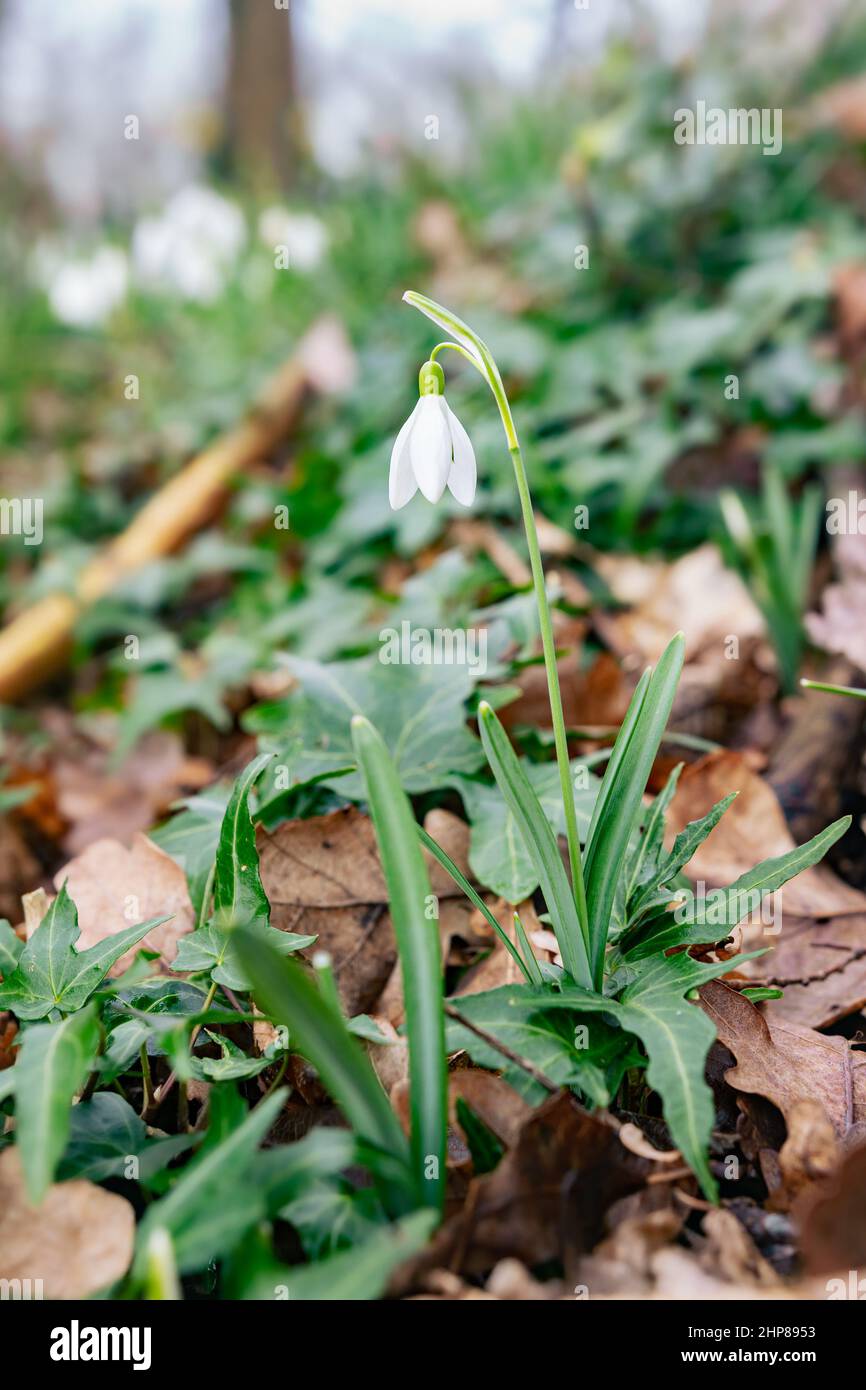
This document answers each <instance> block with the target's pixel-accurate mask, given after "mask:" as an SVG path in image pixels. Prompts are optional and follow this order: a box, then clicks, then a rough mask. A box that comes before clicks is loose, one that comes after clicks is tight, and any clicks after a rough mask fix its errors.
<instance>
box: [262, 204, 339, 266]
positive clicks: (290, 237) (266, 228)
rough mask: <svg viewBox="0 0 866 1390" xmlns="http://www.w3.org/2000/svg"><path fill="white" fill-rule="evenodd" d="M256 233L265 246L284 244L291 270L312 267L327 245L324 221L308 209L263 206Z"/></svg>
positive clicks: (274, 246)
mask: <svg viewBox="0 0 866 1390" xmlns="http://www.w3.org/2000/svg"><path fill="white" fill-rule="evenodd" d="M259 236H260V237H261V239H262V241H263V242H264V244H265V245H266V246H270V247H273V248H276V247H278V246H285V247H286V248H287V250H288V253H289V265H290V266H291V268H292V270H302V271H307V270H315V269H316V266H317V265H318V264H319V262H320V261H321V259H322V257H323V256H324V254H325V251H326V250H327V246H328V232H327V228H326V227H325V224H324V222H321V221H320V220H319V218H318V217H315V216H314V215H313V214H312V213H311V212H290V211H289V209H288V208H282V207H270V208H265V210H264V212H263V213H262V215H261V217H260V218H259Z"/></svg>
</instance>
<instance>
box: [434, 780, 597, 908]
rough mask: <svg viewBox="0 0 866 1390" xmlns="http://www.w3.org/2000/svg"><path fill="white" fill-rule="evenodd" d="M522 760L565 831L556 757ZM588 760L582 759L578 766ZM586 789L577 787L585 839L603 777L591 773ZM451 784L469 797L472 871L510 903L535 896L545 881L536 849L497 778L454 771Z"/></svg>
mask: <svg viewBox="0 0 866 1390" xmlns="http://www.w3.org/2000/svg"><path fill="white" fill-rule="evenodd" d="M520 765H521V767H522V768H523V771H524V772H525V773H526V776H527V777H528V779H529V782H530V784H531V786H532V787H533V789H534V791H535V794H536V796H537V797H538V800H539V802H540V804H541V809H542V810H543V812H544V814H545V816H546V817H547V819H548V821H549V822H550V825H551V827H552V829H553V831H554V834H557V835H563V834H565V816H564V813H563V809H562V791H561V789H560V784H559V769H558V767H557V765H556V763H532V762H530V761H529V760H528V759H526V758H521V759H520ZM581 766H582V764H581V762H580V759H576V760H575V762H574V763H572V770H573V771H576V770H577V769H578V768H580V767H581ZM586 775H587V777H588V779H589V781H588V785H587V787H586V789H581V790H578V791H575V794H574V805H575V811H576V813H577V828H578V834H579V835H580V838H581V839H583V838H584V836H585V835H586V831H587V829H588V827H589V822H590V817H591V816H592V808H593V805H594V804H595V798H596V795H597V794H598V788H599V785H600V782H599V779H598V778H597V777H593V776H592V774H591V773H587V774H586ZM448 783H449V785H450V786H452V787H455V788H456V790H457V791H459V793H460V795H461V797H462V798H463V805H464V806H465V808H466V815H467V817H468V818H469V824H470V826H471V833H470V840H469V863H470V866H471V868H472V872H473V874H474V875H475V877H476V878H477V879H478V881H479V883H482V884H483V885H484V886H485V887H486V888H489V889H490V890H491V892H493V893H496V894H497V895H498V896H499V897H500V898H504V899H505V901H506V902H509V903H520V902H523V901H524V899H525V898H528V897H530V896H531V895H532V894H533V893H534V892H535V890H536V888H537V887H538V884H539V879H538V873H537V871H536V868H535V865H534V862H533V858H532V855H531V854H530V853H529V850H528V849H527V847H526V842H525V840H524V838H523V835H522V834H521V832H520V829H519V827H518V824H517V821H516V820H515V819H514V816H513V814H512V812H511V810H510V808H509V806H508V803H507V802H506V800H505V797H504V796H503V795H502V792H501V791H500V790H499V787H498V786H497V784H496V783H495V782H494V783H492V784H491V783H488V782H480V781H476V780H475V779H474V778H471V777H461V776H452V777H450V778H448Z"/></svg>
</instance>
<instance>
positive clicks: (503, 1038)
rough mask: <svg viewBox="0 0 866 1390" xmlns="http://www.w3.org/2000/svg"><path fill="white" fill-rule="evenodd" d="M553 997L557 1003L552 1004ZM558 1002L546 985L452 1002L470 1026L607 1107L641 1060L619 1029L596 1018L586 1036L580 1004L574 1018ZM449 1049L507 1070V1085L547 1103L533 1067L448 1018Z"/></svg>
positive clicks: (510, 987)
mask: <svg viewBox="0 0 866 1390" xmlns="http://www.w3.org/2000/svg"><path fill="white" fill-rule="evenodd" d="M582 994H583V992H582ZM586 994H587V997H588V998H597V997H598V996H593V995H591V994H589V992H588V991H587V992H586ZM551 1000H553V1001H554V1007H549V1006H550V1004H551ZM560 1000H561V996H558V995H554V994H552V993H551V992H550V991H548V990H539V989H530V988H527V987H521V988H515V987H514V986H513V985H504V986H503V987H502V988H501V989H491V990H487V991H485V992H484V993H482V994H468V995H465V996H461V995H456V996H455V997H454V998H452V999H451V1000H450V1001H449V1003H450V1005H451V1007H452V1008H453V1009H455V1010H456V1011H457V1012H458V1013H459V1014H461V1016H462V1017H463V1018H465V1019H466V1020H467V1021H468V1022H469V1023H474V1024H475V1025H476V1027H478V1028H481V1029H482V1030H483V1031H484V1032H485V1033H489V1034H490V1035H491V1037H493V1038H495V1039H496V1040H497V1041H498V1042H501V1043H504V1045H505V1046H506V1047H507V1048H508V1049H509V1051H510V1052H513V1053H515V1054H516V1055H517V1056H518V1057H522V1058H524V1059H525V1060H526V1061H527V1062H531V1063H532V1065H533V1066H534V1067H535V1068H537V1070H538V1071H540V1072H543V1073H544V1075H545V1076H547V1077H548V1078H549V1079H550V1080H551V1081H553V1082H555V1083H556V1084H557V1085H559V1086H576V1087H577V1088H578V1089H579V1090H580V1091H582V1092H583V1094H584V1095H585V1096H586V1097H587V1099H589V1100H591V1101H592V1102H593V1104H595V1105H609V1104H610V1101H611V1098H612V1096H613V1095H614V1094H615V1092H616V1090H617V1088H618V1086H619V1082H620V1080H621V1079H622V1075H623V1073H624V1072H625V1070H626V1069H627V1068H628V1067H629V1066H632V1065H635V1064H639V1063H640V1060H641V1059H640V1058H639V1057H638V1056H637V1055H636V1054H635V1050H634V1048H633V1045H632V1044H631V1041H630V1039H629V1038H628V1037H627V1035H625V1034H624V1033H623V1031H622V1029H620V1028H611V1027H610V1025H609V1024H607V1023H605V1022H604V1020H603V1019H599V1018H592V1019H591V1021H590V1022H589V1024H588V1025H587V1026H586V1031H585V1033H578V1031H577V1030H578V1028H579V1027H580V1026H581V1024H586V1019H585V1018H582V1017H581V1012H582V1005H580V1004H575V1005H572V1008H573V1017H571V1016H568V1015H566V1014H561V1013H559V1012H558V1011H557V1008H556V1007H555V1005H558V1004H559V1003H560ZM600 1003H601V1004H602V1005H606V1003H607V1001H606V1000H600ZM578 1043H579V1044H580V1045H579V1046H578ZM446 1047H447V1049H448V1052H449V1053H450V1052H459V1051H463V1052H467V1053H468V1054H469V1056H470V1057H471V1058H472V1060H473V1062H475V1063H476V1064H477V1065H478V1066H481V1067H490V1068H492V1069H494V1070H496V1071H502V1072H503V1074H504V1076H505V1078H506V1080H507V1081H508V1082H509V1084H510V1085H511V1086H513V1087H514V1089H515V1090H516V1091H519V1092H520V1094H521V1095H523V1096H525V1097H526V1099H527V1100H529V1101H530V1102H532V1103H533V1104H536V1103H538V1102H539V1101H542V1100H544V1098H545V1096H546V1091H545V1089H544V1087H543V1086H542V1085H541V1084H540V1083H539V1082H538V1081H536V1080H535V1079H534V1077H533V1076H532V1074H531V1073H530V1072H528V1071H526V1070H524V1068H522V1067H520V1066H519V1065H518V1064H517V1063H514V1062H510V1061H509V1060H508V1058H507V1057H505V1056H504V1055H503V1053H502V1052H500V1051H499V1050H498V1049H497V1048H495V1047H494V1046H493V1045H492V1043H489V1042H486V1041H485V1040H484V1039H483V1038H480V1037H479V1036H478V1034H477V1033H475V1032H473V1031H472V1030H471V1029H470V1028H464V1027H462V1026H461V1024H459V1023H458V1022H457V1021H456V1019H452V1018H450V1017H449V1018H448V1019H447V1026H446Z"/></svg>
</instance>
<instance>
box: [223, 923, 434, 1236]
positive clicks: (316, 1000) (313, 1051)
mask: <svg viewBox="0 0 866 1390" xmlns="http://www.w3.org/2000/svg"><path fill="white" fill-rule="evenodd" d="M237 943H238V955H239V957H240V959H241V962H242V964H243V967H244V969H245V971H246V972H247V974H248V976H249V978H250V979H251V980H252V982H253V993H254V994H255V998H256V1002H257V1003H258V1004H259V1005H260V1007H261V1008H262V1009H263V1010H264V1011H265V1012H266V1013H267V1014H268V1015H269V1016H270V1017H271V1018H273V1019H275V1020H276V1022H277V1023H283V1024H285V1025H286V1027H287V1028H288V1029H289V1033H290V1035H291V1039H292V1046H293V1047H294V1046H297V1048H298V1050H299V1051H300V1052H302V1053H303V1055H304V1056H305V1057H307V1058H309V1060H310V1061H311V1062H312V1063H313V1066H314V1067H315V1068H316V1071H317V1072H318V1073H319V1075H320V1076H321V1078H322V1081H323V1083H324V1085H325V1086H326V1087H327V1089H328V1091H329V1092H330V1093H331V1095H332V1096H333V1097H334V1099H335V1101H336V1102H337V1104H338V1105H339V1107H340V1109H341V1110H342V1111H343V1113H344V1115H345V1116H346V1118H347V1120H348V1121H349V1123H350V1124H351V1126H352V1128H353V1129H354V1130H355V1132H356V1133H357V1134H358V1135H359V1136H360V1137H361V1138H362V1139H364V1140H366V1141H367V1142H368V1143H369V1144H371V1145H372V1146H373V1147H375V1148H377V1149H380V1150H383V1151H384V1152H386V1153H392V1154H394V1155H395V1156H396V1157H398V1158H399V1159H400V1160H401V1162H402V1163H407V1160H408V1150H407V1145H406V1138H405V1135H404V1134H403V1131H402V1129H401V1128H400V1125H399V1123H398V1120H397V1117H396V1115H395V1114H394V1112H393V1110H392V1109H391V1106H390V1104H389V1102H388V1097H387V1096H386V1095H385V1092H384V1091H383V1090H382V1086H381V1083H380V1081H379V1078H378V1077H377V1075H376V1073H375V1071H374V1070H373V1066H372V1063H371V1062H370V1060H369V1058H368V1057H367V1056H366V1054H365V1053H364V1051H363V1050H362V1048H361V1045H360V1044H359V1043H358V1042H357V1041H356V1039H355V1038H353V1037H352V1035H351V1033H350V1032H349V1030H348V1028H347V1027H346V1025H345V1023H344V1022H343V1020H342V1018H339V1017H338V1016H337V1014H336V1013H335V1012H334V1010H333V1009H332V1007H331V1005H330V1004H329V1003H328V1002H327V1001H326V1000H324V999H323V998H322V997H321V995H320V994H319V991H318V989H317V988H316V986H315V984H314V983H313V981H312V980H311V979H310V977H309V975H308V974H307V973H306V971H305V970H304V969H303V967H302V966H300V965H297V964H296V963H295V961H293V960H290V959H288V958H287V957H286V956H281V955H279V953H278V952H277V951H275V950H274V948H273V947H272V946H270V945H269V944H268V942H267V941H263V940H262V938H261V937H260V936H258V935H256V934H255V933H254V932H251V931H248V930H245V929H242V928H239V929H238V931H237ZM406 1182H407V1191H406V1192H397V1191H390V1192H388V1193H385V1192H383V1193H382V1198H383V1201H384V1202H385V1203H386V1205H387V1207H388V1210H389V1211H390V1212H391V1213H392V1214H394V1215H402V1214H403V1213H405V1212H406V1211H409V1210H411V1208H412V1207H413V1205H414V1201H413V1200H411V1194H410V1192H409V1191H408V1186H409V1173H408V1166H407V1172H406Z"/></svg>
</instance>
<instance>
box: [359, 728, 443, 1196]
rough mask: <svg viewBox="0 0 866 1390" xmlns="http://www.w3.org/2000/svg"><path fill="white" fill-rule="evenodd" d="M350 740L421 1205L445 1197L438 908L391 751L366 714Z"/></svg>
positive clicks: (416, 830) (441, 989)
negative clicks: (393, 971)
mask: <svg viewBox="0 0 866 1390" xmlns="http://www.w3.org/2000/svg"><path fill="white" fill-rule="evenodd" d="M352 743H353V745H354V748H355V752H356V754H357V756H358V765H359V767H360V769H361V772H362V774H363V777H364V786H365V788H366V791H367V800H368V802H369V804H370V811H371V813H372V816H373V826H374V829H375V831H376V839H377V841H378V844H379V855H380V857H381V860H382V869H383V871H384V874H385V882H386V883H387V885H388V901H389V903H390V907H391V921H392V923H393V926H394V935H395V936H396V938H397V951H398V954H399V957H400V972H401V975H402V978H403V997H404V999H405V1002H406V1032H407V1034H408V1038H409V1106H410V1114H411V1139H412V1167H413V1169H414V1173H415V1180H416V1184H417V1189H418V1195H419V1198H420V1201H421V1204H422V1205H423V1206H432V1207H436V1208H437V1209H440V1208H441V1206H442V1202H443V1201H444V1197H445V1141H446V1131H447V1110H448V1078H447V1066H448V1060H447V1057H446V1055H445V1013H444V982H443V976H442V956H441V949H440V945H439V926H438V914H435V913H433V914H431V912H430V906H431V904H432V903H433V894H432V893H431V891H430V879H429V876H428V874H427V865H426V864H425V863H424V858H423V856H422V854H421V846H420V845H419V843H418V826H417V823H416V820H415V817H414V816H413V814H412V807H411V806H410V805H409V799H408V797H407V796H406V793H405V792H404V791H403V788H402V786H401V785H400V778H399V777H398V775H397V769H396V767H395V766H394V763H393V760H392V758H391V755H390V754H389V752H388V750H387V748H386V747H385V744H384V742H383V741H382V738H381V736H380V734H379V733H378V731H377V730H376V729H374V728H373V725H372V724H371V723H370V721H369V720H368V719H365V718H364V717H363V716H362V715H356V716H355V718H354V719H353V720H352Z"/></svg>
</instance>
